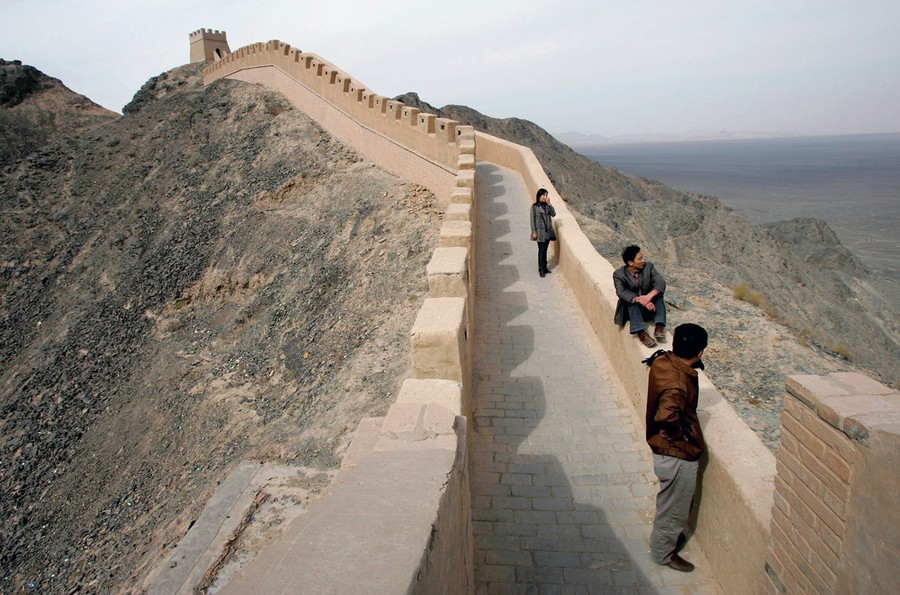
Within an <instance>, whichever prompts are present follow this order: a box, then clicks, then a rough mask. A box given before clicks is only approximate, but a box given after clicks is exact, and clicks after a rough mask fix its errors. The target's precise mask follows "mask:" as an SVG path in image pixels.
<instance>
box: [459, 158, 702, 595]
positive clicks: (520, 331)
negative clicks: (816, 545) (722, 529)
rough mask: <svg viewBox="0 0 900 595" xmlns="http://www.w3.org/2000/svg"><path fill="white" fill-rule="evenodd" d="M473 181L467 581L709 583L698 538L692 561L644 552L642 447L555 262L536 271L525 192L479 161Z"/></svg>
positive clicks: (646, 502)
mask: <svg viewBox="0 0 900 595" xmlns="http://www.w3.org/2000/svg"><path fill="white" fill-rule="evenodd" d="M477 189H478V194H477V226H478V227H477V230H478V231H477V234H476V235H477V242H478V243H477V253H476V258H477V263H476V279H477V285H476V303H477V311H476V317H477V320H476V324H475V328H476V336H475V341H476V345H477V346H476V353H475V370H474V372H475V381H474V392H475V404H474V429H475V432H474V441H473V453H472V456H473V468H472V514H473V518H474V531H475V561H476V571H475V580H476V589H477V592H478V593H566V594H569V593H609V592H621V593H718V592H719V587H718V583H717V582H716V580H715V577H713V576H712V575H711V573H710V572H709V569H708V565H707V563H706V560H705V558H704V557H703V554H702V551H700V548H699V546H697V545H696V543H693V542H692V543H689V544H688V547H687V548H686V549H685V551H684V552H683V554H684V556H685V558H687V559H689V560H691V561H692V562H694V563H695V564H696V565H697V570H696V571H695V572H693V573H691V574H683V573H679V572H675V571H673V570H671V569H668V568H665V567H660V566H657V565H656V564H654V563H653V562H652V561H651V560H650V556H649V553H648V549H649V547H648V543H649V536H650V522H651V520H652V518H653V510H654V496H655V494H656V490H657V486H656V477H655V476H654V474H653V468H652V464H651V459H650V451H649V450H648V448H647V447H646V444H645V443H644V442H643V439H642V438H643V436H642V428H641V425H640V423H639V420H636V419H635V418H634V414H633V413H632V412H631V410H630V409H629V407H628V406H627V405H626V404H625V403H624V400H620V397H619V396H618V394H617V392H616V390H617V389H616V384H615V383H614V382H612V381H611V380H610V370H609V364H608V360H607V358H606V356H605V354H604V352H603V348H602V347H601V346H600V344H599V342H598V341H597V339H596V337H595V336H594V335H593V333H592V332H591V330H590V326H589V325H588V323H587V321H586V320H585V319H584V318H583V315H582V314H581V312H580V310H579V309H578V308H577V306H576V304H575V301H574V298H573V297H572V296H571V294H570V293H569V292H568V291H567V289H566V287H565V283H564V282H563V280H562V279H561V275H559V274H551V275H548V276H547V277H546V278H545V279H541V278H540V277H539V276H538V274H537V246H536V244H535V243H533V242H531V241H530V240H529V233H530V230H529V222H528V206H529V203H530V202H532V201H533V200H534V197H526V196H525V195H526V193H527V191H526V189H525V186H524V183H523V181H522V179H521V177H520V176H519V175H518V174H517V173H515V172H512V171H510V170H506V169H503V168H498V167H496V166H494V165H492V164H487V163H480V164H479V165H478V170H477ZM552 268H553V264H552V261H551V270H552ZM611 282H612V281H611V280H610V283H611Z"/></svg>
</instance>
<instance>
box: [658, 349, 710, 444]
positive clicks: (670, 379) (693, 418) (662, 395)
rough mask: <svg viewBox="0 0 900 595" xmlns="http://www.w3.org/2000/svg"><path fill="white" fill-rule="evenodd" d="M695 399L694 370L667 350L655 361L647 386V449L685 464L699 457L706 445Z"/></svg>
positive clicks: (696, 386) (695, 381) (695, 382)
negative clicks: (681, 460) (677, 459)
mask: <svg viewBox="0 0 900 595" xmlns="http://www.w3.org/2000/svg"><path fill="white" fill-rule="evenodd" d="M699 396H700V385H699V382H698V379H697V370H694V369H693V368H691V367H690V366H689V365H687V364H686V363H684V361H683V360H681V359H680V358H678V357H676V356H675V354H673V353H672V352H671V351H667V352H666V353H665V354H663V355H661V356H659V357H658V358H656V360H655V361H654V362H653V366H651V368H650V379H649V380H648V383H647V414H646V420H645V421H646V423H647V444H649V445H650V450H652V451H653V452H654V453H656V454H659V455H668V456H670V457H676V458H679V459H683V460H685V461H696V460H697V459H699V458H700V456H701V455H702V454H703V453H704V451H706V442H705V441H704V440H703V430H702V429H701V428H700V419H699V418H698V417H697V403H698V401H699ZM660 432H663V433H665V436H663V435H662V434H660Z"/></svg>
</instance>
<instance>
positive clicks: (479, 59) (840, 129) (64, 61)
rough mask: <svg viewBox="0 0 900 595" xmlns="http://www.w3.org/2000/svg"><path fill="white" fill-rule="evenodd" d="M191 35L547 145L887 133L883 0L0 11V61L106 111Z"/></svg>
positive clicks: (887, 13)
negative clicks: (271, 45) (321, 61)
mask: <svg viewBox="0 0 900 595" xmlns="http://www.w3.org/2000/svg"><path fill="white" fill-rule="evenodd" d="M248 5H250V6H252V8H249V9H248V8H247V6H248ZM201 27H202V28H209V29H219V30H225V31H226V32H227V34H228V42H229V45H230V46H231V49H232V50H234V49H237V48H239V47H241V46H244V45H248V44H250V43H254V42H258V41H267V40H270V39H280V40H281V41H284V42H287V43H290V44H291V45H293V46H295V47H297V48H299V49H301V50H304V51H309V52H313V53H316V54H318V55H320V56H322V57H323V58H325V59H326V60H328V61H330V62H332V63H333V64H335V65H336V66H337V67H338V68H340V69H341V70H343V71H345V72H347V73H348V74H349V75H350V76H351V77H353V78H355V79H358V80H360V81H361V82H362V83H363V84H365V85H366V86H368V87H369V88H370V89H371V90H372V91H374V92H375V93H378V94H381V95H386V96H396V95H399V94H401V93H405V92H407V91H416V92H418V93H419V95H420V97H421V98H422V99H423V100H425V101H427V102H429V103H431V104H432V105H435V106H438V107H441V106H444V105H446V104H451V103H452V104H462V105H467V106H469V107H472V108H474V109H477V110H478V111H480V112H482V113H484V114H486V115H489V116H494V117H500V118H504V117H511V116H515V117H519V118H525V119H527V120H531V121H533V122H536V123H537V124H539V125H540V126H542V127H543V128H545V129H547V130H548V131H550V132H556V133H560V132H567V131H573V130H574V131H578V132H583V133H585V134H602V135H620V134H642V133H676V134H677V133H682V132H687V131H692V130H702V131H718V130H732V131H749V132H786V133H793V134H840V133H870V132H897V131H900V1H898V0H847V1H837V0H810V1H801V0H731V1H727V0H722V1H713V0H707V1H700V0H694V1H688V0H615V1H608V0H585V1H569V2H567V1H565V0H547V1H544V0H510V1H506V0H441V1H440V2H433V1H431V0H418V1H416V0H382V1H378V0H369V1H365V2H363V1H355V0H317V1H307V0H292V1H283V0H268V1H266V2H253V1H252V0H245V1H234V0H217V1H215V2H208V1H205V0H197V1H194V0H144V1H142V2H134V1H132V0H78V1H75V0H0V58H4V59H6V60H13V59H18V60H22V61H23V62H24V63H26V64H30V65H32V66H35V67H37V68H39V69H40V70H42V71H44V72H45V73H47V74H48V75H50V76H53V77H56V78H59V79H61V80H62V81H63V82H64V83H65V84H66V85H68V86H69V87H70V88H71V89H73V90H75V91H77V92H79V93H82V94H84V95H87V96H88V97H90V98H91V99H93V100H94V101H96V102H97V103H100V104H101V105H104V106H106V107H108V108H110V109H114V110H116V111H121V109H122V106H123V105H125V104H126V103H127V102H128V101H130V100H131V97H132V96H133V95H134V93H135V92H136V91H137V90H138V89H139V88H140V86H141V85H142V84H143V83H144V82H145V81H146V80H147V79H148V78H150V77H152V76H155V75H157V74H159V73H161V72H163V71H165V70H168V69H170V68H173V67H175V66H179V65H181V64H184V63H186V62H187V61H188V59H189V51H188V34H189V33H190V32H191V31H194V30H196V29H199V28H201Z"/></svg>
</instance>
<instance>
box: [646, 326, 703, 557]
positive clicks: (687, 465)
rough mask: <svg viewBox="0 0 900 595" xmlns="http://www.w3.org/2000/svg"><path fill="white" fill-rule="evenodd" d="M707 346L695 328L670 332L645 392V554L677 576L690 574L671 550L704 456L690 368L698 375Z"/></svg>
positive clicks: (700, 329) (684, 521)
mask: <svg viewBox="0 0 900 595" xmlns="http://www.w3.org/2000/svg"><path fill="white" fill-rule="evenodd" d="M708 342H709V337H708V335H707V333H706V330H704V329H703V327H701V326H698V325H696V324H690V323H688V324H682V325H679V326H678V327H676V328H675V335H674V337H673V338H672V351H669V352H666V353H664V354H662V355H660V356H659V357H657V358H656V359H655V360H653V362H652V364H651V366H650V379H649V382H648V386H647V416H646V422H647V444H649V445H650V450H652V451H653V471H654V472H655V473H656V476H657V477H658V478H659V494H657V496H656V518H654V520H653V532H652V533H651V534H650V554H651V555H652V556H653V560H654V561H655V562H656V563H657V564H665V565H666V566H669V567H670V568H673V569H675V570H679V571H681V572H691V571H692V570H694V565H693V564H691V563H690V562H688V561H687V560H685V559H684V558H682V557H681V556H679V555H678V553H677V549H678V545H679V544H678V540H679V537H681V534H682V532H683V531H684V529H685V528H686V527H687V521H688V515H689V514H690V511H691V502H692V501H693V499H694V490H695V488H696V485H697V468H698V467H699V459H700V456H701V455H702V454H703V453H704V451H705V450H706V443H705V442H704V441H703V431H702V430H701V429H700V420H699V419H698V418H697V401H698V397H699V394H700V388H699V384H698V380H697V371H696V370H695V368H700V369H703V363H702V362H701V360H700V358H701V357H702V356H703V350H704V349H706V345H707V344H708Z"/></svg>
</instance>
